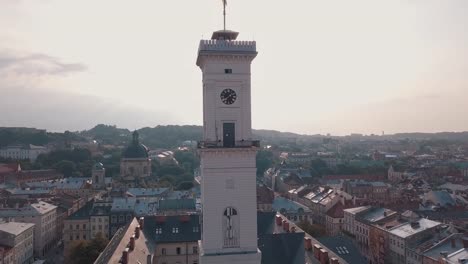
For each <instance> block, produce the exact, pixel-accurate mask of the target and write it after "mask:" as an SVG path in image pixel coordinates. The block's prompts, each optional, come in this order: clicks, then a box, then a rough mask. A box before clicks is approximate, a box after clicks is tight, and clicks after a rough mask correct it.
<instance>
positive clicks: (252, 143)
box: [197, 140, 260, 149]
mask: <svg viewBox="0 0 468 264" xmlns="http://www.w3.org/2000/svg"><path fill="white" fill-rule="evenodd" d="M197 146H198V148H199V149H208V148H252V147H256V148H259V147H260V140H239V141H235V142H234V144H228V143H225V142H223V141H221V140H218V141H198V145H197Z"/></svg>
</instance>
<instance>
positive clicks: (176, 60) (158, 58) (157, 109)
mask: <svg viewBox="0 0 468 264" xmlns="http://www.w3.org/2000/svg"><path fill="white" fill-rule="evenodd" d="M467 14H468V1H466V0H438V1H436V0H386V1H384V0H382V1H376V0H352V1H350V0H335V1H324V0H292V1H275V0H273V1H267V0H255V1H252V0H230V1H229V0H228V18H227V21H228V28H229V29H233V30H236V31H239V32H240V35H239V39H242V40H256V41H257V48H258V51H259V55H258V56H257V58H256V59H255V61H254V64H253V68H252V71H253V72H252V97H253V98H252V103H253V105H252V108H253V109H252V111H253V127H254V128H263V129H276V130H281V131H291V132H298V133H307V134H317V133H321V134H325V133H331V134H334V135H343V134H349V133H366V134H368V133H376V134H380V133H381V132H382V131H385V133H396V132H414V131H421V132H435V131H464V130H468V122H467V120H468V15H467ZM221 27H222V4H221V0H196V1H154V0H132V1H130V0H79V1H77V0H1V1H0V126H27V127H39V128H46V129H48V130H53V131H63V130H66V129H68V130H82V129H88V128H91V127H93V126H94V125H95V124H98V123H105V124H115V125H117V126H119V127H125V128H129V129H135V128H140V127H145V126H150V127H153V126H156V125H158V124H197V125H198V124H201V123H202V122H201V120H202V106H201V103H202V97H201V96H202V90H201V89H202V86H201V72H200V70H199V69H198V68H197V67H196V65H195V59H196V55H197V54H196V53H197V48H198V43H199V40H200V39H201V38H202V37H203V38H209V37H210V36H211V32H212V31H214V30H218V29H220V28H221Z"/></svg>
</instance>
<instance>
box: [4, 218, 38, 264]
mask: <svg viewBox="0 0 468 264" xmlns="http://www.w3.org/2000/svg"><path fill="white" fill-rule="evenodd" d="M33 244H34V224H30V223H18V222H7V223H1V224H0V246H2V247H9V248H10V250H11V252H12V257H11V258H10V262H9V263H14V264H28V263H32V262H33V261H34V258H33V252H34V251H33ZM4 262H5V263H8V261H4Z"/></svg>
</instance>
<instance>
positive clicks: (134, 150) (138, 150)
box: [122, 130, 148, 159]
mask: <svg viewBox="0 0 468 264" xmlns="http://www.w3.org/2000/svg"><path fill="white" fill-rule="evenodd" d="M122 158H126V159H140V158H148V148H147V147H146V146H145V145H143V144H141V143H140V139H139V135H138V132H137V131H136V130H135V131H134V132H133V139H132V143H131V144H130V145H129V146H128V147H127V148H126V149H125V150H124V151H123V153H122Z"/></svg>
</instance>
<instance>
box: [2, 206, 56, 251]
mask: <svg viewBox="0 0 468 264" xmlns="http://www.w3.org/2000/svg"><path fill="white" fill-rule="evenodd" d="M0 217H3V218H13V219H14V221H15V222H21V223H32V224H34V256H36V257H43V256H44V255H45V254H46V253H47V252H48V251H49V250H50V249H51V248H53V247H54V245H55V244H56V242H57V232H56V225H57V206H55V205H52V204H49V203H46V202H38V203H33V204H30V205H27V206H25V207H23V208H18V209H14V208H4V209H0Z"/></svg>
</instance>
